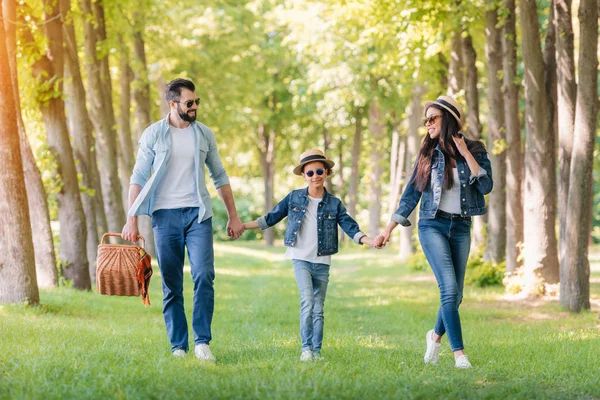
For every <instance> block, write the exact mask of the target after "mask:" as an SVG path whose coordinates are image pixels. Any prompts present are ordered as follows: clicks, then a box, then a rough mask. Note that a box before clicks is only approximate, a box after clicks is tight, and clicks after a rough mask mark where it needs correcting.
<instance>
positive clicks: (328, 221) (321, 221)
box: [258, 187, 366, 256]
mask: <svg viewBox="0 0 600 400" xmlns="http://www.w3.org/2000/svg"><path fill="white" fill-rule="evenodd" d="M307 208H308V187H307V188H304V189H297V190H292V191H291V192H290V193H289V194H288V195H287V196H285V198H284V199H283V200H281V201H280V202H279V203H278V204H277V205H276V206H275V207H273V209H272V210H271V211H269V213H268V214H267V215H265V216H262V217H260V218H259V219H258V226H259V228H260V229H262V230H263V231H264V230H265V229H268V228H270V227H272V226H273V225H275V224H277V223H278V222H279V221H281V220H282V219H284V218H285V217H288V223H287V227H286V228H285V234H284V236H283V243H284V244H285V245H286V246H288V247H294V243H295V242H296V237H297V236H298V231H299V230H300V226H301V225H302V220H304V215H305V214H306V209H307ZM338 224H339V225H340V227H341V228H342V229H343V230H344V232H346V234H347V235H348V236H350V237H351V238H352V239H353V240H354V241H355V242H356V243H358V244H360V238H362V237H363V236H366V235H365V234H364V233H363V232H361V230H360V228H359V226H358V223H357V222H356V221H355V220H354V219H353V218H352V217H351V216H349V215H348V213H347V212H346V207H344V205H343V204H342V202H341V201H340V199H338V198H337V197H335V196H332V195H330V194H329V193H327V190H325V193H324V194H323V200H322V201H321V202H320V203H319V207H318V208H317V229H318V232H317V238H318V241H319V243H318V246H317V256H328V255H331V254H335V253H337V252H338V229H337V226H338Z"/></svg>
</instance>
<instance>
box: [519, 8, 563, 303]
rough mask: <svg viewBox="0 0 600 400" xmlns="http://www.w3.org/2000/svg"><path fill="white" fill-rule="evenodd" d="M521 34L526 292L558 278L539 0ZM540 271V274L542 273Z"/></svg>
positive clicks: (525, 11)
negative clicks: (538, 8)
mask: <svg viewBox="0 0 600 400" xmlns="http://www.w3.org/2000/svg"><path fill="white" fill-rule="evenodd" d="M520 9H521V18H520V21H521V35H522V45H523V64H524V68H525V71H524V75H525V98H526V104H527V109H526V112H527V114H526V127H527V136H526V141H525V192H524V210H523V212H524V237H525V244H524V268H525V280H526V281H525V291H526V292H528V293H530V294H536V293H539V292H540V284H541V282H540V279H539V278H540V277H541V278H542V279H543V280H546V281H547V282H550V283H554V282H557V281H558V255H557V249H556V233H555V231H554V218H555V211H556V209H555V208H556V207H555V204H556V177H555V158H554V136H553V134H552V120H551V119H550V118H551V115H550V111H549V105H548V99H547V96H548V93H547V91H546V89H545V86H544V68H545V66H544V60H543V57H542V50H541V43H540V30H539V22H538V16H537V9H536V3H535V0H522V1H521V3H520ZM538 274H539V277H538Z"/></svg>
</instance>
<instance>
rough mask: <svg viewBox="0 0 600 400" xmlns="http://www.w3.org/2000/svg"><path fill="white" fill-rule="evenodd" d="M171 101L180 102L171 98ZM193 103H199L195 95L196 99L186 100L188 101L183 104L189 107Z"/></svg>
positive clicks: (198, 98)
mask: <svg viewBox="0 0 600 400" xmlns="http://www.w3.org/2000/svg"><path fill="white" fill-rule="evenodd" d="M173 102H174V103H181V101H179V100H173ZM194 103H196V105H198V104H200V97H196V100H188V101H186V102H185V103H183V104H185V106H186V107H187V108H190V107H191V106H192V104H194Z"/></svg>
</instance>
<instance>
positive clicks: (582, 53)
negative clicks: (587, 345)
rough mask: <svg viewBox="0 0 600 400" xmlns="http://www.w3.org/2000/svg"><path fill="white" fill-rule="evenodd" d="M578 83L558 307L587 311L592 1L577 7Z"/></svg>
mask: <svg viewBox="0 0 600 400" xmlns="http://www.w3.org/2000/svg"><path fill="white" fill-rule="evenodd" d="M579 21H580V22H579V26H580V29H581V30H580V43H579V65H578V72H579V74H578V75H579V80H580V82H581V84H580V85H578V87H577V105H576V108H575V138H574V141H573V153H572V156H571V170H570V174H569V183H570V185H569V198H568V202H567V226H566V229H565V235H566V240H567V243H568V244H569V245H568V246H566V249H565V251H564V256H563V257H562V259H561V264H562V265H561V267H562V270H563V271H564V273H563V274H562V276H561V278H563V279H562V280H561V282H560V304H561V305H562V306H563V307H565V308H566V309H568V310H569V311H574V312H579V311H581V310H582V309H589V308H590V264H589V260H588V243H589V237H590V229H591V219H590V217H591V215H592V213H591V211H590V209H591V207H592V200H591V196H590V185H591V182H592V170H593V154H594V144H595V138H596V127H597V122H598V3H597V1H596V0H581V3H580V5H579Z"/></svg>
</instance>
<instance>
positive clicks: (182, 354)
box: [171, 349, 185, 357]
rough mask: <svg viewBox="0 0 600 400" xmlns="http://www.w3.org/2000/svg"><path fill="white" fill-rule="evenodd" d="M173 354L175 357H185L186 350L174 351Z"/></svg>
mask: <svg viewBox="0 0 600 400" xmlns="http://www.w3.org/2000/svg"><path fill="white" fill-rule="evenodd" d="M171 354H173V356H174V357H185V350H183V349H175V350H173V353H171Z"/></svg>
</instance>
